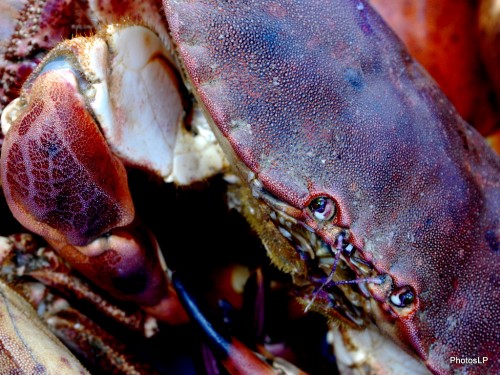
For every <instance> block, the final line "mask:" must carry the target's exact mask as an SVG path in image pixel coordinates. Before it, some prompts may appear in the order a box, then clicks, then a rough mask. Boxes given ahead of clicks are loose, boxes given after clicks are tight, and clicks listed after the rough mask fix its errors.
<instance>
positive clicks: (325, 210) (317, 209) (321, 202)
mask: <svg viewBox="0 0 500 375" xmlns="http://www.w3.org/2000/svg"><path fill="white" fill-rule="evenodd" d="M309 209H310V210H311V212H312V214H313V216H314V217H315V218H316V219H317V220H320V221H327V220H330V219H332V218H333V217H334V216H335V213H336V212H337V208H336V207H335V203H334V202H333V200H332V199H331V198H328V197H318V198H314V199H313V200H312V201H311V203H309Z"/></svg>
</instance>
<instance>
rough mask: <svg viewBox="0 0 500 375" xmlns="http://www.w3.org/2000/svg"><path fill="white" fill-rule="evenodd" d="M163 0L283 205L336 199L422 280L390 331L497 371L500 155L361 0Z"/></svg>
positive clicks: (392, 267)
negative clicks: (410, 309) (411, 306)
mask: <svg viewBox="0 0 500 375" xmlns="http://www.w3.org/2000/svg"><path fill="white" fill-rule="evenodd" d="M165 5H166V13H167V19H168V21H169V26H170V28H171V32H172V36H173V39H174V41H175V43H176V44H177V46H178V51H179V53H180V57H181V59H182V60H183V62H184V65H185V69H186V71H187V74H188V76H189V77H190V80H191V81H192V83H193V85H194V87H195V88H196V91H197V92H198V97H199V98H200V99H201V101H202V102H203V104H204V106H205V107H206V109H207V111H208V112H209V114H210V116H211V117H212V118H213V120H214V122H215V124H216V126H217V127H218V129H219V130H220V132H221V134H222V135H223V136H224V138H226V139H227V141H228V142H229V145H230V146H231V148H232V150H233V152H234V153H235V154H236V155H237V156H238V157H239V158H240V159H241V160H242V161H243V162H244V163H245V164H246V165H247V166H248V167H249V168H250V170H251V171H252V172H254V173H255V174H256V175H257V176H258V178H259V179H260V180H261V181H262V183H263V184H264V187H265V188H266V189H267V190H269V191H270V192H271V193H273V194H274V195H275V196H277V197H278V198H279V199H280V200H283V201H285V202H287V203H288V204H290V205H292V206H295V207H297V208H299V209H304V208H305V207H307V205H308V203H309V202H310V200H311V198H312V197H315V196H329V197H332V198H333V199H334V200H335V201H336V202H337V203H338V204H339V209H340V213H341V215H340V216H339V217H340V218H341V219H340V220H339V221H338V222H337V223H336V224H338V225H340V226H345V227H348V228H349V229H350V233H351V235H352V239H353V241H354V243H355V244H356V246H357V247H358V248H359V249H361V251H362V252H363V254H364V256H365V257H366V258H367V259H370V260H371V261H372V262H373V264H374V266H375V268H376V270H377V271H378V272H379V273H381V274H389V275H390V276H391V277H392V279H393V280H394V287H395V288H400V287H403V286H406V285H409V286H411V288H412V289H413V290H415V292H416V294H417V299H418V307H419V308H418V310H417V311H415V312H414V313H412V314H410V315H407V316H405V317H400V318H399V319H396V320H394V319H393V318H391V314H389V312H387V316H386V318H384V319H386V320H387V321H388V322H389V323H390V325H393V327H394V328H393V329H391V330H390V332H389V334H392V335H393V337H394V338H395V339H397V340H399V341H401V342H403V343H405V344H406V345H407V346H408V347H409V348H410V349H411V350H412V351H414V352H415V353H416V354H417V355H418V356H420V357H421V358H422V360H424V361H425V362H426V363H427V365H428V366H429V368H430V369H431V370H432V371H434V372H436V373H447V372H452V371H454V370H460V371H462V370H464V371H469V372H470V373H476V372H477V371H490V372H492V373H493V372H498V371H500V364H499V362H498V353H499V350H500V319H498V316H500V279H499V276H498V275H499V274H500V258H499V257H500V245H499V244H500V219H499V218H500V178H499V176H500V159H499V158H498V156H497V155H496V154H494V153H493V152H492V150H491V149H489V147H488V146H487V145H486V143H485V142H484V140H483V139H482V138H481V137H480V136H479V134H478V133H477V132H476V131H475V130H474V129H472V128H471V127H470V126H469V125H468V124H466V123H465V122H464V121H463V120H462V119H461V118H460V117H459V116H458V114H457V113H456V111H455V109H454V108H453V106H452V105H451V104H450V103H449V101H448V100H447V98H446V97H445V96H444V94H442V92H441V91H440V90H439V88H438V87H437V86H436V84H435V83H434V82H433V81H432V80H431V79H430V78H429V76H428V75H427V73H426V72H425V71H423V69H422V68H421V67H420V66H419V65H418V64H417V63H415V61H414V60H413V59H412V58H411V57H410V56H409V54H408V53H407V51H406V49H405V48H404V47H403V45H402V44H401V42H400V41H399V40H398V39H397V38H396V36H395V35H394V34H393V33H392V32H391V30H390V29H389V28H388V27H387V26H386V25H385V23H384V22H383V21H382V20H381V18H380V17H379V16H378V15H377V14H376V13H375V12H374V11H373V10H372V9H371V8H370V7H369V4H367V2H366V1H352V0H330V1H314V0H308V1H286V0H283V1H264V0H261V1H253V2H247V1H230V2H227V1H215V0H213V1H209V0H206V1H175V2H174V1H165ZM377 298H379V297H378V296H377ZM379 302H380V305H381V306H382V307H383V308H384V306H387V301H386V300H385V301H384V300H381V301H379ZM451 356H457V357H459V358H465V357H477V356H481V357H483V356H486V357H488V358H489V359H490V361H488V363H487V364H486V365H485V366H483V367H481V368H480V369H479V368H478V367H474V366H473V365H460V364H450V361H449V358H450V357H451Z"/></svg>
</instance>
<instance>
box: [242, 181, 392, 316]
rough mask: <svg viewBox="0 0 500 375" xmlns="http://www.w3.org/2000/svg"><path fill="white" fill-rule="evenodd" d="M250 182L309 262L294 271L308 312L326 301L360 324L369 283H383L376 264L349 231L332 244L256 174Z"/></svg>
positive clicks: (280, 229)
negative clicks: (375, 271)
mask: <svg viewBox="0 0 500 375" xmlns="http://www.w3.org/2000/svg"><path fill="white" fill-rule="evenodd" d="M249 183H250V187H251V191H252V196H253V197H254V198H256V199H257V200H258V201H259V202H260V204H262V205H265V206H266V207H267V208H268V209H270V212H269V219H270V220H271V221H272V222H273V223H274V225H275V226H276V228H277V229H278V232H279V233H280V234H281V235H282V236H283V237H284V238H286V239H287V241H288V242H289V243H290V244H291V245H292V247H293V248H294V249H295V251H296V252H297V254H298V255H299V258H300V259H301V262H303V263H304V265H305V267H303V268H302V269H301V270H300V271H298V272H299V274H293V273H292V276H294V278H295V277H297V278H299V279H300V280H301V281H302V285H305V286H306V287H304V288H303V289H302V299H303V300H304V301H305V304H306V305H305V311H308V310H310V309H314V310H317V309H318V308H320V309H321V308H322V306H318V304H319V305H324V304H325V303H326V304H327V305H329V307H328V308H333V309H335V310H336V311H338V312H339V313H340V314H341V315H342V316H344V317H345V318H347V319H348V320H350V321H352V322H353V323H354V324H360V323H359V322H360V316H361V311H366V309H367V308H369V307H368V304H367V300H368V298H369V297H370V293H369V291H368V288H367V286H366V284H367V283H373V284H381V283H382V282H383V278H381V277H374V276H376V275H374V274H373V267H372V266H371V265H370V264H369V263H368V262H367V261H366V260H364V259H363V258H362V255H361V253H360V251H359V250H358V249H356V247H355V246H354V245H353V244H352V243H350V242H349V231H348V230H347V229H345V228H339V231H338V232H337V233H333V234H332V235H333V236H334V240H333V244H332V245H330V244H329V243H327V242H325V241H324V240H323V239H322V238H321V237H320V236H319V235H318V234H317V233H316V232H315V231H314V230H313V229H312V228H311V227H310V226H308V225H306V224H305V223H304V222H303V221H301V220H300V219H298V218H299V217H300V210H299V209H297V208H295V207H292V206H290V205H288V204H286V203H285V202H283V201H280V200H279V199H278V198H276V197H275V196H273V195H272V194H271V193H270V192H269V191H267V190H266V189H265V188H264V186H263V185H262V183H261V182H260V181H259V180H257V178H256V177H255V175H253V174H252V175H250V176H249ZM292 215H293V216H292ZM294 216H295V217H294ZM307 285H309V288H307ZM311 288H312V289H311ZM313 307H314V308H313ZM360 310H361V311H360Z"/></svg>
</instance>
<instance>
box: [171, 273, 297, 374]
mask: <svg viewBox="0 0 500 375" xmlns="http://www.w3.org/2000/svg"><path fill="white" fill-rule="evenodd" d="M172 283H173V285H174V288H175V290H176V291H177V293H178V295H179V299H180V300H181V301H182V304H183V306H184V307H185V309H186V311H187V312H188V314H189V316H190V317H191V319H192V320H193V321H194V322H195V323H196V324H197V325H198V327H199V328H200V329H201V331H202V332H203V334H204V336H205V337H206V338H207V342H208V344H209V346H210V348H211V349H212V351H213V352H214V354H215V355H216V357H217V358H218V359H219V360H220V361H221V362H222V364H223V365H224V367H225V368H226V369H227V370H228V371H229V373H231V374H234V375H236V374H242V375H244V374H275V373H276V371H275V370H274V369H273V367H272V366H271V365H269V364H267V363H266V362H264V360H262V359H261V358H259V357H258V356H257V355H256V354H255V353H254V352H252V351H251V350H250V349H249V348H248V347H246V346H245V345H244V344H243V343H242V342H240V341H239V340H237V339H235V338H231V337H226V336H224V335H223V334H221V333H220V332H219V331H218V330H217V329H216V328H215V327H214V326H213V324H212V323H211V322H209V321H208V320H207V318H206V317H205V315H204V314H203V312H202V311H201V310H200V308H199V306H198V303H197V302H196V301H195V300H194V298H193V297H192V296H191V295H190V294H189V293H188V291H187V290H186V287H185V286H184V283H183V282H182V281H181V280H180V278H179V277H178V276H177V275H176V274H174V275H173V276H172ZM300 374H303V373H302V372H300Z"/></svg>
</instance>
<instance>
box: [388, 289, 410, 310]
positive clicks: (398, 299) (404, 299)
mask: <svg viewBox="0 0 500 375" xmlns="http://www.w3.org/2000/svg"><path fill="white" fill-rule="evenodd" d="M390 301H391V303H392V304H393V305H394V306H396V307H401V308H402V307H408V306H409V305H411V304H412V303H413V302H414V301H415V293H414V292H413V290H412V289H411V288H410V287H408V286H405V287H402V288H399V289H397V290H395V291H394V292H393V293H392V294H391V296H390Z"/></svg>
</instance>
